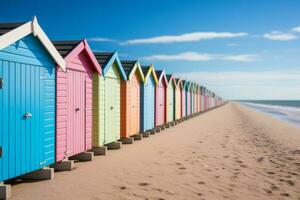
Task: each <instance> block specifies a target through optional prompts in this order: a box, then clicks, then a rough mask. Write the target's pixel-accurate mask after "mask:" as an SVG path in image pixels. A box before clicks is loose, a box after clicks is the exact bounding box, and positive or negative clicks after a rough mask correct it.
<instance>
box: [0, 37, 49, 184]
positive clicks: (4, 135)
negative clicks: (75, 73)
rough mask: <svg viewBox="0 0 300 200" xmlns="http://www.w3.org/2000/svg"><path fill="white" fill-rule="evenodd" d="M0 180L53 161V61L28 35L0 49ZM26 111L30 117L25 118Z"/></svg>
mask: <svg viewBox="0 0 300 200" xmlns="http://www.w3.org/2000/svg"><path fill="white" fill-rule="evenodd" d="M0 77H2V78H3V80H4V85H3V89H0V135H1V137H0V146H1V147H2V149H3V155H2V157H1V158H0V181H4V180H7V179H10V178H14V177H16V176H19V175H22V174H25V173H28V172H31V171H34V170H37V169H40V168H42V167H44V166H48V165H50V164H53V163H54V161H55V63H54V62H53V60H52V58H51V56H50V55H49V54H48V52H47V51H46V49H45V48H44V47H43V46H42V44H41V43H40V42H39V41H38V40H37V39H36V38H35V37H33V36H32V35H29V36H27V37H25V38H23V39H21V40H19V41H17V42H16V43H14V44H12V45H10V46H8V47H6V48H4V49H1V50H0ZM26 112H29V113H31V114H32V117H30V118H25V117H24V114H25V113H26Z"/></svg>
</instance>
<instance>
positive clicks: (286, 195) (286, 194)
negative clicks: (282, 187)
mask: <svg viewBox="0 0 300 200" xmlns="http://www.w3.org/2000/svg"><path fill="white" fill-rule="evenodd" d="M280 195H281V196H284V197H289V196H290V194H289V193H281V194H280Z"/></svg>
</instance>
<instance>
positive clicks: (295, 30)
mask: <svg viewBox="0 0 300 200" xmlns="http://www.w3.org/2000/svg"><path fill="white" fill-rule="evenodd" d="M292 31H294V32H298V33H300V26H297V27H294V28H292Z"/></svg>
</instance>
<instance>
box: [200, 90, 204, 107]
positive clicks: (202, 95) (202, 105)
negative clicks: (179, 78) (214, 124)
mask: <svg viewBox="0 0 300 200" xmlns="http://www.w3.org/2000/svg"><path fill="white" fill-rule="evenodd" d="M200 95H201V112H203V111H205V104H204V103H205V99H204V87H203V86H200Z"/></svg>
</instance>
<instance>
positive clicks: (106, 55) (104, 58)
mask: <svg viewBox="0 0 300 200" xmlns="http://www.w3.org/2000/svg"><path fill="white" fill-rule="evenodd" d="M94 55H95V57H96V59H97V61H98V63H99V64H100V65H101V68H102V70H103V68H104V67H105V66H106V64H107V63H108V62H109V61H110V59H111V58H112V56H113V55H114V52H94Z"/></svg>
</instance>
